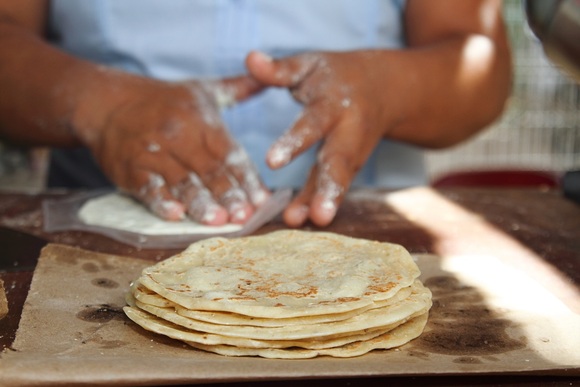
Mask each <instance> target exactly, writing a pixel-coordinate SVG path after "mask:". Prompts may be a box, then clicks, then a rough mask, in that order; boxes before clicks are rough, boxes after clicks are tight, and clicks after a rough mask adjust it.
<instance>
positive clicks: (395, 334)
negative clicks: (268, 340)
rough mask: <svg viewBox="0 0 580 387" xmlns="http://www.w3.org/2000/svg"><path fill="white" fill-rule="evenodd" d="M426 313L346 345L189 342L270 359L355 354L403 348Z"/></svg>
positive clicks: (222, 351) (217, 350)
mask: <svg viewBox="0 0 580 387" xmlns="http://www.w3.org/2000/svg"><path fill="white" fill-rule="evenodd" d="M427 319H428V315H427V313H424V314H422V315H420V316H418V317H416V318H414V319H412V320H410V321H408V322H406V323H404V324H402V325H400V326H398V327H397V328H395V329H393V330H390V331H388V332H386V333H384V334H382V335H379V336H377V337H374V338H372V339H370V340H366V341H356V342H353V343H349V344H346V345H343V346H337V347H334V348H322V349H305V348H299V347H293V348H245V347H236V346H231V345H205V344H199V343H193V342H187V344H189V345H191V346H192V347H194V348H197V349H202V350H204V351H207V352H214V353H217V354H220V355H224V356H260V357H265V358H270V359H309V358H313V357H317V356H332V357H356V356H361V355H364V354H365V353H368V352H370V351H372V350H375V349H390V348H395V347H400V346H402V345H404V344H406V343H408V342H409V341H411V340H413V339H416V338H417V337H419V336H420V335H421V333H422V332H423V329H424V328H425V325H426V324H427Z"/></svg>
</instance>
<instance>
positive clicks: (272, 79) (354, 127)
mask: <svg viewBox="0 0 580 387" xmlns="http://www.w3.org/2000/svg"><path fill="white" fill-rule="evenodd" d="M379 63H381V62H378V61H377V60H376V58H374V53H373V52H349V53H307V54H301V55H297V56H293V57H289V58H284V59H277V60H273V59H271V58H269V57H267V56H266V55H264V54H262V53H260V52H252V53H250V54H249V55H248V57H247V59H246V65H247V67H248V70H249V72H250V74H251V75H252V76H253V77H254V78H256V79H257V80H258V81H259V82H261V83H263V84H264V85H267V86H277V87H285V88H288V89H289V90H290V91H291V93H292V95H293V96H294V98H295V99H296V100H297V101H298V102H300V103H302V104H303V105H304V111H303V113H302V115H301V116H300V117H299V118H298V120H297V121H296V122H295V123H294V125H293V126H292V127H291V128H290V129H289V130H288V131H287V132H286V133H285V134H284V135H282V136H281V137H280V138H279V139H278V140H277V141H276V142H275V143H274V144H273V145H272V147H271V148H270V150H269V152H268V155H267V163H268V165H269V166H270V167H271V168H280V167H283V166H284V165H286V164H288V163H289V162H291V161H292V160H293V159H294V158H295V157H296V156H298V155H299V154H301V153H302V152H304V151H305V150H306V149H308V148H310V147H312V146H313V145H315V144H316V143H318V142H319V141H320V142H321V144H320V148H319V150H318V157H317V161H316V163H315V165H314V166H313V168H312V169H311V172H310V175H309V177H308V180H307V182H306V184H305V186H304V187H303V189H302V190H301V192H300V193H299V194H298V195H297V197H296V198H295V199H294V200H293V201H292V202H291V203H290V205H289V206H288V207H287V208H286V210H285V212H284V220H285V222H286V223H287V224H288V225H290V226H300V225H301V224H303V223H304V222H305V221H306V220H307V219H308V218H310V220H312V221H313V222H314V223H315V224H317V225H318V226H326V225H328V224H329V223H330V222H332V220H333V219H334V217H335V215H336V212H337V208H338V206H339V205H340V203H341V201H342V199H343V197H344V194H345V192H346V191H347V189H348V187H349V186H350V184H351V182H352V180H353V179H354V177H355V175H356V173H357V172H358V170H359V169H360V168H361V167H362V165H363V164H364V163H365V162H366V160H367V158H368V157H369V156H370V154H371V153H372V151H373V149H374V148H375V146H376V145H377V144H378V142H379V141H380V139H381V138H382V137H383V136H384V135H385V132H386V128H388V126H389V120H393V119H394V115H393V114H390V113H388V112H387V110H388V109H387V108H386V107H385V105H384V104H383V102H382V101H384V97H383V94H384V90H382V89H381V88H380V87H377V85H378V82H377V77H382V76H383V74H382V69H381V68H379V67H378V65H379ZM389 107H390V106H389Z"/></svg>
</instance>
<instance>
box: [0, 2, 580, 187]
mask: <svg viewBox="0 0 580 387" xmlns="http://www.w3.org/2000/svg"><path fill="white" fill-rule="evenodd" d="M503 4H504V16H505V22H506V25H507V28H508V31H509V36H510V39H511V45H512V50H513V62H514V84H513V92H512V97H511V99H510V101H509V104H508V106H507V109H506V111H505V113H504V114H503V116H502V117H501V118H500V119H499V120H498V121H496V122H495V123H494V124H492V125H490V127H489V128H488V129H487V130H485V131H483V132H481V133H480V134H479V135H478V136H476V137H474V138H472V139H471V140H469V141H467V142H465V143H463V144H461V145H459V146H456V147H454V148H450V149H446V150H441V151H429V152H427V155H426V159H427V168H428V172H429V176H430V178H431V180H432V181H433V182H434V183H435V184H437V182H438V181H441V180H442V179H444V178H445V177H446V176H448V175H450V174H454V173H456V172H465V171H467V172H477V171H498V170H510V171H514V170H515V171H533V172H544V173H548V174H550V175H553V176H554V177H555V179H556V180H557V179H558V177H559V176H561V175H562V174H563V173H564V172H565V171H567V170H572V169H580V110H579V108H580V85H579V84H577V83H575V82H574V81H572V80H571V78H568V77H567V76H566V75H564V74H563V73H561V72H560V71H559V70H558V69H557V68H556V67H555V65H553V64H552V63H551V62H550V61H548V59H547V58H546V56H545V55H544V52H543V50H542V47H541V45H540V43H539V41H538V40H537V39H536V38H535V37H534V35H533V34H532V32H531V30H530V28H529V27H528V24H527V21H526V16H525V12H524V7H523V6H522V2H521V1H520V0H504V1H503ZM47 154H48V152H47V150H46V149H34V150H25V149H19V148H15V147H13V146H10V145H8V144H5V143H1V142H0V190H8V191H23V192H38V191H40V190H42V189H43V188H44V179H45V175H46V169H47V162H46V160H47Z"/></svg>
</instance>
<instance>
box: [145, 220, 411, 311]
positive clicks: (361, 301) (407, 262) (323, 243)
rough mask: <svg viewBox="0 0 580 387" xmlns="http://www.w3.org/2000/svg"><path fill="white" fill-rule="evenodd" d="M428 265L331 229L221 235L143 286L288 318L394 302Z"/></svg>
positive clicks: (178, 297)
mask: <svg viewBox="0 0 580 387" xmlns="http://www.w3.org/2000/svg"><path fill="white" fill-rule="evenodd" d="M419 274H420V271H419V268H418V267H417V265H416V264H415V262H414V261H413V258H412V257H411V256H410V255H409V253H408V252H407V251H406V250H405V249H404V248H403V247H402V246H399V245H395V244H389V243H381V242H373V241H368V240H363V239H356V238H350V237H346V236H342V235H337V234H332V233H326V232H306V231H298V230H281V231H275V232H272V233H270V234H266V235H260V236H250V237H243V238H235V239H229V240H228V239H225V238H221V237H217V238H210V239H206V240H203V241H200V242H197V243H194V244H192V245H191V246H190V247H188V248H187V249H186V250H185V251H183V252H182V253H180V254H177V255H176V256H174V257H172V258H169V259H168V260H166V261H162V262H160V263H158V264H156V265H154V266H152V267H150V268H146V269H145V270H144V271H143V273H142V275H141V277H140V278H139V281H140V283H141V284H142V285H144V286H145V287H147V288H148V289H150V290H152V291H153V292H155V293H157V294H159V295H161V296H162V297H164V298H166V299H167V300H170V301H172V302H174V303H176V304H178V305H181V306H182V307H184V308H187V309H190V310H211V311H223V312H232V313H237V314H243V315H248V316H253V317H264V318H287V317H298V316H311V315H321V314H334V313H344V312H348V311H352V310H355V309H359V308H363V307H366V306H368V305H371V304H373V303H374V302H375V301H381V300H386V299H389V298H391V297H392V296H394V295H395V294H396V293H397V292H398V291H400V290H401V289H402V288H405V287H408V286H410V285H411V284H413V282H414V281H415V279H416V278H417V277H418V276H419Z"/></svg>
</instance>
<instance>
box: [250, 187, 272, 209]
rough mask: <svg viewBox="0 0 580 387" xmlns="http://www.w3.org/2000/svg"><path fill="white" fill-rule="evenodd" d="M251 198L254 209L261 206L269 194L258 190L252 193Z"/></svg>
mask: <svg viewBox="0 0 580 387" xmlns="http://www.w3.org/2000/svg"><path fill="white" fill-rule="evenodd" d="M251 196H252V203H253V204H254V205H255V206H256V207H259V206H261V205H262V204H264V203H266V201H267V200H268V198H269V197H270V193H269V192H268V191H265V190H263V189H260V190H257V191H254V192H252V194H251Z"/></svg>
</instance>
